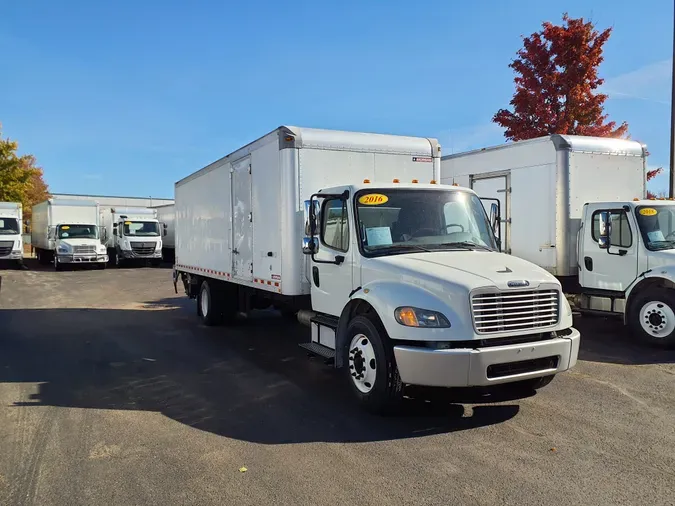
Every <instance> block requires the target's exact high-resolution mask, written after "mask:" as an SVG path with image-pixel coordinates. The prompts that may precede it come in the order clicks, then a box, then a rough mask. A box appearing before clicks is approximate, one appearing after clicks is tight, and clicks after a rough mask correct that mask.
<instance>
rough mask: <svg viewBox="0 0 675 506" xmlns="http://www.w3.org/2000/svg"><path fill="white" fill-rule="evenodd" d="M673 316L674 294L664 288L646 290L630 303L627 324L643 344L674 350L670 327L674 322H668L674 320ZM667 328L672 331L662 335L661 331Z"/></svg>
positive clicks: (674, 344)
mask: <svg viewBox="0 0 675 506" xmlns="http://www.w3.org/2000/svg"><path fill="white" fill-rule="evenodd" d="M648 305H650V306H651V307H649V306H648ZM643 308H644V310H643ZM673 315H675V292H673V290H667V289H664V288H654V289H648V290H647V291H645V292H644V293H641V294H638V295H637V298H636V299H635V300H634V301H633V302H631V305H630V311H629V313H628V318H629V321H628V324H629V325H630V328H631V331H632V333H633V336H634V337H635V338H637V339H638V340H640V341H642V342H643V343H646V344H649V345H651V346H656V347H659V348H675V326H673V325H670V324H671V323H675V321H673V322H670V321H668V320H670V319H673V320H675V318H673ZM643 319H644V322H643V321H642V320H643ZM643 323H644V325H643ZM668 327H671V329H672V330H671V331H670V333H668V334H664V333H663V331H664V330H667V328H668ZM647 329H650V330H649V331H648V330H647Z"/></svg>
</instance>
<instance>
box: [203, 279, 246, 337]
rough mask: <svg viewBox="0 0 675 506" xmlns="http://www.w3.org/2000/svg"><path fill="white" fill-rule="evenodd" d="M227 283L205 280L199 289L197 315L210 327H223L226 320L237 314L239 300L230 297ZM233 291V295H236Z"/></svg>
mask: <svg viewBox="0 0 675 506" xmlns="http://www.w3.org/2000/svg"><path fill="white" fill-rule="evenodd" d="M227 288H229V287H227V286H226V284H225V283H218V282H216V281H212V280H208V279H205V280H204V281H202V284H201V286H200V287H199V294H198V295H197V315H198V316H199V317H200V318H201V320H202V323H204V325H207V326H209V327H213V326H216V325H222V324H223V323H224V322H225V321H226V320H227V321H229V320H231V319H233V318H234V316H235V315H236V313H237V300H236V298H235V297H234V296H228V295H231V294H228V290H227ZM234 293H235V292H234V290H232V294H234Z"/></svg>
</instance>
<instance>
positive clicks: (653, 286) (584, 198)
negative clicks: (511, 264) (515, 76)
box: [441, 135, 675, 346]
mask: <svg viewBox="0 0 675 506" xmlns="http://www.w3.org/2000/svg"><path fill="white" fill-rule="evenodd" d="M646 164H647V150H646V146H644V145H643V144H641V143H639V142H635V141H631V140H625V139H609V138H596V137H583V136H570V135H552V136H549V137H542V138H537V139H532V140H526V141H520V142H514V143H509V144H504V145H501V146H496V147H491V148H486V149H480V150H475V151H470V152H467V153H458V154H453V155H448V156H445V157H443V161H442V162H441V166H442V171H443V177H442V181H443V182H444V183H446V184H459V185H464V186H467V187H469V188H472V189H473V190H475V191H476V193H477V194H478V195H479V196H480V197H486V198H487V199H485V200H484V204H485V206H486V209H493V215H496V214H497V208H498V214H499V215H500V217H501V219H500V220H499V225H498V231H499V235H500V237H501V242H502V250H503V251H505V252H507V253H510V254H512V255H515V256H518V257H520V258H523V259H525V260H528V261H530V262H533V263H535V264H537V265H539V266H541V267H543V268H544V269H546V270H548V271H549V272H551V273H552V274H554V275H555V276H557V277H558V278H559V279H560V280H561V281H562V284H563V287H564V288H565V290H566V291H567V292H568V293H569V294H570V296H571V298H572V299H573V300H574V301H575V303H576V305H577V307H578V309H579V310H580V311H581V312H586V313H590V312H593V313H599V314H604V315H613V316H618V317H620V318H622V319H623V321H624V323H625V324H627V325H629V326H630V327H631V328H632V330H633V331H634V334H635V335H636V337H639V338H641V339H643V340H645V341H647V342H649V343H653V344H656V345H663V346H675V291H674V290H673V288H675V206H674V205H673V202H671V201H667V200H644V195H645V182H646V180H645V174H646Z"/></svg>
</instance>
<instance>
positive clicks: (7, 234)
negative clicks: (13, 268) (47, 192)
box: [0, 202, 23, 265]
mask: <svg viewBox="0 0 675 506" xmlns="http://www.w3.org/2000/svg"><path fill="white" fill-rule="evenodd" d="M22 232H23V207H22V206H21V203H20V202H0V262H6V261H9V262H12V263H15V264H17V265H22V264H23V237H22V235H21V234H22Z"/></svg>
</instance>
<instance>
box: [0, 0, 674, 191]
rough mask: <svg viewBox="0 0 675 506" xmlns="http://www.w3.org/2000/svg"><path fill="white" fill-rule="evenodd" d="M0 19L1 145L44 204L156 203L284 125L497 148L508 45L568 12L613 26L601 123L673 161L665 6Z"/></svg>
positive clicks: (174, 7) (260, 8) (175, 9)
mask: <svg viewBox="0 0 675 506" xmlns="http://www.w3.org/2000/svg"><path fill="white" fill-rule="evenodd" d="M3 4H4V5H3V6H2V16H0V47H1V48H2V49H3V51H2V53H3V57H2V60H3V61H2V69H3V72H2V77H0V122H2V126H3V136H9V137H11V138H13V139H15V140H18V141H19V143H20V149H21V151H22V152H29V153H33V154H34V155H36V156H37V158H38V161H39V163H40V164H41V165H42V166H43V167H44V169H45V176H46V179H47V182H48V183H49V184H50V187H51V190H52V191H53V192H59V193H64V192H67V193H93V194H117V195H129V196H132V195H134V196H135V195H139V196H141V195H142V196H148V195H150V196H153V197H169V196H172V195H173V183H174V182H175V181H176V180H178V179H180V178H182V177H184V176H185V175H187V174H189V173H191V172H193V171H195V170H197V169H199V168H200V167H202V166H204V165H205V164H207V163H209V162H211V161H213V160H215V159H217V158H220V157H221V156H224V155H226V154H227V153H229V152H231V151H233V150H234V149H236V148H237V147H239V146H241V145H243V144H245V143H247V142H249V141H251V140H253V139H255V138H257V137H259V136H260V135H263V134H265V133H267V132H268V131H270V130H273V129H274V128H276V127H277V126H279V125H281V124H292V125H297V126H310V127H318V128H335V129H343V130H356V131H373V132H382V133H394V134H405V135H420V136H425V137H437V138H438V139H439V140H440V141H441V143H442V145H443V151H444V152H445V153H450V152H457V151H462V150H465V149H470V148H477V147H483V146H486V145H492V144H497V143H500V142H503V137H502V134H501V132H500V129H499V128H498V127H497V126H495V125H493V124H491V122H490V119H491V117H492V115H493V114H494V113H495V112H496V111H497V110H498V109H499V108H500V107H504V106H506V105H507V104H508V101H509V100H510V98H511V95H512V93H513V82H512V73H511V70H510V69H509V68H508V67H507V65H508V63H509V62H510V60H511V59H512V58H513V56H514V55H515V52H516V51H517V50H518V48H519V47H520V44H521V41H520V36H521V35H523V34H525V35H527V34H530V33H532V32H533V31H536V30H538V29H539V28H540V25H541V22H542V21H544V20H551V21H559V20H560V18H561V15H562V11H563V10H566V11H568V12H569V14H570V15H571V16H574V17H577V16H584V17H586V18H591V19H592V20H593V21H595V22H596V23H597V25H598V27H600V28H604V27H607V26H613V27H614V33H613V35H612V37H611V39H610V40H609V42H608V43H607V45H606V47H605V62H604V63H603V65H602V67H601V76H602V77H605V78H606V79H607V83H606V86H605V89H606V90H607V92H608V93H609V94H610V97H611V98H610V100H609V101H608V102H607V107H606V110H607V112H608V114H609V115H610V118H611V119H614V120H616V121H618V122H620V121H623V120H625V121H628V123H629V125H630V133H631V136H632V137H633V138H634V139H637V140H640V141H642V142H645V143H647V144H648V146H649V151H650V153H651V157H650V165H652V166H655V167H657V166H664V167H666V168H667V165H668V162H669V155H668V153H669V130H670V107H669V103H670V82H671V81H670V80H671V58H672V33H673V2H672V0H642V1H641V2H640V3H639V6H636V5H635V4H633V3H629V2H625V3H624V4H621V3H620V2H616V1H605V0H571V1H566V2H563V3H559V2H550V3H548V4H547V3H546V2H541V1H530V0H523V1H515V0H511V1H507V2H448V1H437V2H432V1H427V2H425V1H422V0H420V1H418V2H414V3H413V2H404V1H399V0H393V1H389V2H384V1H379V2H378V1H372V2H357V1H351V0H343V1H342V2H331V6H328V5H327V4H328V2H317V1H313V2H309V1H307V2H305V1H301V0H297V1H293V2H283V1H282V2H280V1H274V2H267V1H265V2H252V1H251V2H226V1H206V0H195V1H193V2H190V3H188V2H185V1H184V2H178V1H173V0H165V1H160V0H146V1H130V0H117V1H116V2H92V1H86V2H85V1H79V0H71V1H66V2H54V1H44V0H31V1H21V2H3ZM486 5H490V8H489V9H487V8H485V7H484V6H486ZM481 6H483V7H481ZM652 188H653V189H656V190H659V189H666V188H667V174H666V175H664V176H663V177H661V178H659V179H658V180H657V181H656V183H655V184H654V185H653V186H652Z"/></svg>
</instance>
